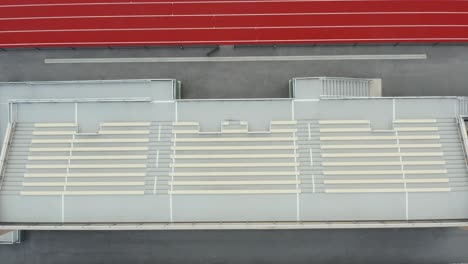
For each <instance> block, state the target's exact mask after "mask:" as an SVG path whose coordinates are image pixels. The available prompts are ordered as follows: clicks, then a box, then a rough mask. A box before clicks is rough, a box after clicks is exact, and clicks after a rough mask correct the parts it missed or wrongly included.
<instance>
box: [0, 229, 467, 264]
mask: <svg viewBox="0 0 468 264" xmlns="http://www.w3.org/2000/svg"><path fill="white" fill-rule="evenodd" d="M467 232H468V231H464V230H461V229H401V230H398V229H394V230H392V229H387V230H378V229H373V230H289V231H280V230H277V231H252V230H251V231H132V232H129V231H81V232H73V231H62V232H60V231H34V232H26V233H25V240H24V242H23V243H22V244H19V245H10V246H0V260H1V263H2V264H10V263H11V264H16V263H28V264H42V263H44V264H55V263H57V264H59V263H60V264H63V263H67V264H72V263H87V264H94V263H113V264H120V263H152V264H154V263H165V264H168V263H195V264H196V263H200V264H209V263H210V264H211V263H225V264H228V263H243V264H246V263H269V264H273V263H289V264H294V263H454V262H456V263H460V262H463V261H467V260H468V253H467V252H466V245H467V244H468V235H467Z"/></svg>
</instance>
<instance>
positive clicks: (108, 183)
mask: <svg viewBox="0 0 468 264" xmlns="http://www.w3.org/2000/svg"><path fill="white" fill-rule="evenodd" d="M143 185H145V182H142V181H141V182H23V186H25V187H42V186H143Z"/></svg>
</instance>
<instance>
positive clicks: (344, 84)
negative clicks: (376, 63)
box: [321, 78, 371, 97]
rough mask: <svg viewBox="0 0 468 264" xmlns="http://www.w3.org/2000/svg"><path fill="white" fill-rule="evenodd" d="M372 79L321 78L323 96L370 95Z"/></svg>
mask: <svg viewBox="0 0 468 264" xmlns="http://www.w3.org/2000/svg"><path fill="white" fill-rule="evenodd" d="M370 82H371V81H370V80H366V79H351V78H321V83H322V97H368V96H370Z"/></svg>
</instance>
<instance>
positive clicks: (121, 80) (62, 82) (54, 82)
mask: <svg viewBox="0 0 468 264" xmlns="http://www.w3.org/2000/svg"><path fill="white" fill-rule="evenodd" d="M175 80H176V79H112V80H64V81H22V82H0V85H9V84H32V85H35V84H73V83H116V82H127V83H128V82H153V81H175Z"/></svg>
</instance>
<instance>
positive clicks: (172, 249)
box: [0, 45, 468, 264]
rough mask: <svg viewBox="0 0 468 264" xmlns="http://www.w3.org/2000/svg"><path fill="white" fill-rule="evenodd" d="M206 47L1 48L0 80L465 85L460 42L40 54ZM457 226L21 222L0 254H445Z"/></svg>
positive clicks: (215, 86) (217, 86)
mask: <svg viewBox="0 0 468 264" xmlns="http://www.w3.org/2000/svg"><path fill="white" fill-rule="evenodd" d="M210 50H211V48H185V49H180V48H149V49H144V48H138V49H80V50H9V51H6V52H1V51H0V81H45V80H85V79H127V78H176V79H178V80H181V81H182V83H183V85H184V87H183V89H184V90H183V97H184V98H239V97H244V98H253V97H287V95H288V89H287V84H288V80H289V79H290V78H292V77H298V76H324V75H327V76H343V77H377V78H382V79H383V87H384V95H387V96H390V95H392V96H402V95H408V96H414V95H468V82H467V81H466V75H467V73H468V46H460V45H454V46H452V45H439V46H418V45H415V46H411V45H407V46H356V47H355V46H317V47H277V48H273V47H263V48H258V47H244V48H234V47H222V48H221V49H220V50H218V51H215V52H214V53H212V54H211V56H260V55H331V54H339V55H345V54H411V53H418V54H419V53H426V54H427V55H428V59H427V60H403V61H295V62H216V63H125V64H70V65H67V64H44V59H45V58H71V57H76V58H80V57H156V56H169V57H173V56H204V55H205V54H206V53H208V52H210ZM467 232H468V231H464V230H461V229H453V228H452V229H401V230H393V229H389V230H303V231H302V230H294V231H292V230H290V231H138V232H136V231H134V232H126V231H119V232H104V231H102V232H95V231H81V232H79V231H76V232H71V231H70V232H58V231H55V232H54V231H49V232H44V231H30V232H25V240H24V242H23V243H22V244H19V245H11V246H0V263H2V264H10V263H14V264H16V263H47V264H51V263H113V264H118V263H451V262H463V261H465V262H466V261H468V250H466V245H468V233H467Z"/></svg>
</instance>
